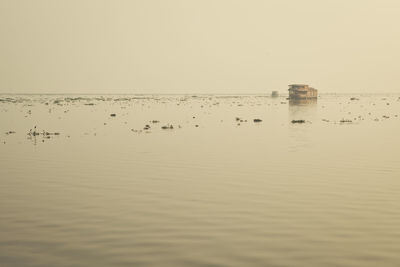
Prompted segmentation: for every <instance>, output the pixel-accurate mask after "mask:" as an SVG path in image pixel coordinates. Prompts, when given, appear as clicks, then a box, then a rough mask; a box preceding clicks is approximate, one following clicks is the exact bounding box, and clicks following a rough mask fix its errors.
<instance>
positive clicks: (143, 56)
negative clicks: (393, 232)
mask: <svg viewBox="0 0 400 267" xmlns="http://www.w3.org/2000/svg"><path fill="white" fill-rule="evenodd" d="M399 62H400V1H398V0H301V1H299V0H242V1H239V0H68V1H65V0H35V1H32V0H0V93H93V94H96V93H165V94H167V93H178V94H180V93H183V94H186V93H188V94H190V93H227V94H251V93H270V92H271V91H272V90H278V91H281V92H285V91H286V90H287V88H288V86H287V85H288V84H292V83H306V84H310V85H311V86H313V87H315V88H317V89H319V91H320V92H330V93H333V92H337V93H356V92H358V93H371V92H376V93H380V92H397V93H400V84H399V83H398V76H399V74H400V67H399Z"/></svg>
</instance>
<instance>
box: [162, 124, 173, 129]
mask: <svg viewBox="0 0 400 267" xmlns="http://www.w3.org/2000/svg"><path fill="white" fill-rule="evenodd" d="M161 129H163V130H168V129H174V126H172V125H169V124H168V125H165V126H162V127H161Z"/></svg>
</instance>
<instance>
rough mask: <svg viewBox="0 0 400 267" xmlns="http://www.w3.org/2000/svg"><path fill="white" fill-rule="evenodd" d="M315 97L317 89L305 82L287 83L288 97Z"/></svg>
mask: <svg viewBox="0 0 400 267" xmlns="http://www.w3.org/2000/svg"><path fill="white" fill-rule="evenodd" d="M317 97H318V90H317V89H314V88H312V87H309V86H308V85H307V84H291V85H289V99H316V98H317Z"/></svg>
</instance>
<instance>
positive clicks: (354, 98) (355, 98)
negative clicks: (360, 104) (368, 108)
mask: <svg viewBox="0 0 400 267" xmlns="http://www.w3.org/2000/svg"><path fill="white" fill-rule="evenodd" d="M350 100H360V99H358V98H357V97H352V98H350Z"/></svg>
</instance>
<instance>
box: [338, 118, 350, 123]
mask: <svg viewBox="0 0 400 267" xmlns="http://www.w3.org/2000/svg"><path fill="white" fill-rule="evenodd" d="M352 122H353V121H352V120H345V119H341V120H340V123H352Z"/></svg>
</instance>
